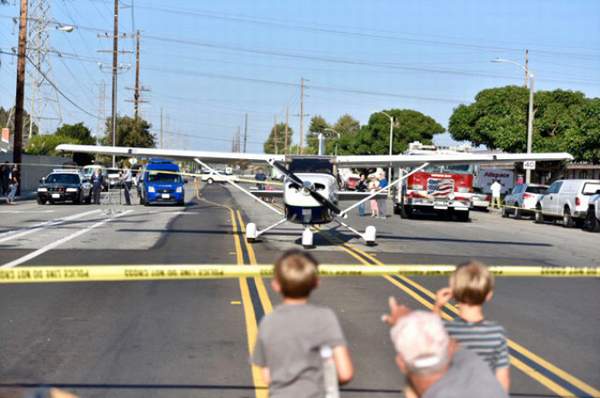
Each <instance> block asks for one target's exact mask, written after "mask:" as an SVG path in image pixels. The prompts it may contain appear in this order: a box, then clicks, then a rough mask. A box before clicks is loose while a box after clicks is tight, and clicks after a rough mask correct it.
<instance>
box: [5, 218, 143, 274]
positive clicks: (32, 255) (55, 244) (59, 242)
mask: <svg viewBox="0 0 600 398" xmlns="http://www.w3.org/2000/svg"><path fill="white" fill-rule="evenodd" d="M132 211H133V210H127V211H125V212H123V213H120V214H117V215H115V216H114V217H111V218H107V219H105V220H102V221H98V222H97V223H95V224H92V225H90V226H89V227H87V228H84V229H82V230H80V231H77V232H75V233H73V234H71V235H67V236H65V237H64V238H62V239H59V240H57V241H54V242H52V243H50V244H48V245H46V246H44V247H41V248H39V249H37V250H36V251H34V252H31V253H29V254H27V255H25V256H23V257H20V258H18V259H16V260H13V261H11V262H10V263H6V264H4V265H2V266H1V267H0V268H13V267H16V266H17V265H19V264H23V263H24V262H26V261H29V260H31V259H33V258H36V257H37V256H39V255H41V254H44V253H46V252H47V251H49V250H52V249H54V248H56V247H58V246H60V245H62V244H63V243H66V242H68V241H70V240H73V239H75V238H78V237H80V236H81V235H83V234H85V233H87V232H89V231H91V230H92V229H95V228H98V227H101V226H102V225H104V224H106V223H108V222H110V221H112V220H114V219H116V218H119V217H122V216H124V215H126V214H129V213H131V212H132Z"/></svg>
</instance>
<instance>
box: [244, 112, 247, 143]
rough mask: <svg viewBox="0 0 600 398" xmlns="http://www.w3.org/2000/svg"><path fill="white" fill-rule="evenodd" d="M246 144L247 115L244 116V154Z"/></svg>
mask: <svg viewBox="0 0 600 398" xmlns="http://www.w3.org/2000/svg"><path fill="white" fill-rule="evenodd" d="M247 142H248V114H247V113H246V114H245V115H244V153H246V143H247Z"/></svg>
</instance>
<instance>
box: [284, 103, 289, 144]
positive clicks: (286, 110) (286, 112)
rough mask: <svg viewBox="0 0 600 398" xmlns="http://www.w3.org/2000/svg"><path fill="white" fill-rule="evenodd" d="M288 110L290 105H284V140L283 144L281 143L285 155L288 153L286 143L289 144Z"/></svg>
mask: <svg viewBox="0 0 600 398" xmlns="http://www.w3.org/2000/svg"><path fill="white" fill-rule="evenodd" d="M289 111H290V107H289V106H286V107H285V133H284V134H285V138H284V139H283V140H284V144H283V153H284V154H286V155H287V153H288V145H289V142H288V140H289V138H288V124H289V123H288V122H289Z"/></svg>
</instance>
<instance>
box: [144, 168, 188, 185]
mask: <svg viewBox="0 0 600 398" xmlns="http://www.w3.org/2000/svg"><path fill="white" fill-rule="evenodd" d="M147 181H148V182H160V183H165V184H172V183H180V182H181V176H180V175H178V174H171V173H161V172H153V171H150V172H148V176H147Z"/></svg>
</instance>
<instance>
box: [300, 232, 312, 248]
mask: <svg viewBox="0 0 600 398" xmlns="http://www.w3.org/2000/svg"><path fill="white" fill-rule="evenodd" d="M302 247H304V248H305V249H310V248H312V247H314V234H313V232H312V231H311V230H310V229H309V228H305V229H304V231H303V232H302Z"/></svg>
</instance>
